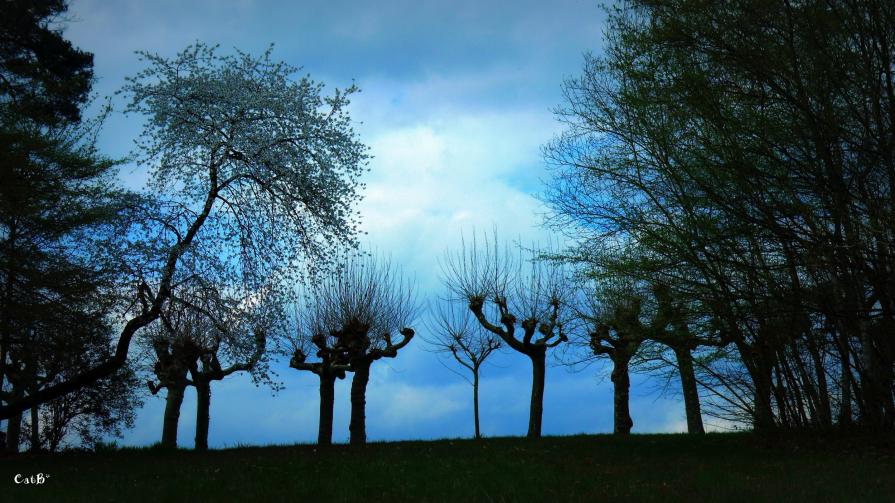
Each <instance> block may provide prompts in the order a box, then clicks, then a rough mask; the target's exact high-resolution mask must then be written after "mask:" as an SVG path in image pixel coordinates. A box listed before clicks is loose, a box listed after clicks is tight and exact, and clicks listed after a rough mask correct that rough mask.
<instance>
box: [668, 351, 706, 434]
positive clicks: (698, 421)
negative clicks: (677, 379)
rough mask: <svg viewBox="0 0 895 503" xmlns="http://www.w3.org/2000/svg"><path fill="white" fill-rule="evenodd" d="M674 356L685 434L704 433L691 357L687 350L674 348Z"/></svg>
mask: <svg viewBox="0 0 895 503" xmlns="http://www.w3.org/2000/svg"><path fill="white" fill-rule="evenodd" d="M674 354H675V356H677V367H678V371H679V373H680V375H681V391H682V392H683V395H684V410H685V411H686V413H687V433H691V434H701V433H705V428H704V427H703V425H702V411H701V410H700V407H699V390H698V389H697V387H696V373H695V372H694V371H693V355H692V354H691V353H690V349H688V348H675V349H674Z"/></svg>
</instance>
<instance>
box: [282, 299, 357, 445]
mask: <svg viewBox="0 0 895 503" xmlns="http://www.w3.org/2000/svg"><path fill="white" fill-rule="evenodd" d="M318 299H319V298H317V297H315V298H314V299H303V300H305V301H306V302H304V303H303V304H300V307H299V308H298V309H297V310H296V311H297V312H296V316H295V327H294V331H292V332H291V333H290V334H289V336H288V337H287V338H286V341H285V342H286V344H288V345H289V347H290V349H291V352H290V353H289V354H290V355H291V358H290V360H289V366H290V367H292V368H294V369H296V370H304V371H308V372H312V373H314V374H315V375H316V376H317V377H318V378H319V379H320V417H319V421H318V431H317V445H331V444H332V439H333V407H334V406H335V386H336V379H344V378H345V375H346V373H347V372H349V371H350V370H351V365H350V362H349V357H348V348H347V347H346V346H345V345H344V344H343V341H342V340H341V339H340V338H337V337H336V336H335V334H334V333H333V332H330V331H329V329H328V328H327V327H326V322H325V318H324V316H325V315H326V311H325V307H326V304H324V303H320V302H317V300H318ZM311 354H313V355H314V356H316V357H317V358H318V359H319V361H315V362H308V361H307V359H308V356H309V355H311Z"/></svg>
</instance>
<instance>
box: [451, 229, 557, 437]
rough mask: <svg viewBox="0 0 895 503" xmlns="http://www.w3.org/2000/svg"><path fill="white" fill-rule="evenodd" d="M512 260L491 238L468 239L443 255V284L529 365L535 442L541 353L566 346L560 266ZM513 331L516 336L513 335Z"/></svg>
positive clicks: (542, 364)
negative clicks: (526, 360)
mask: <svg viewBox="0 0 895 503" xmlns="http://www.w3.org/2000/svg"><path fill="white" fill-rule="evenodd" d="M521 253H522V252H521V250H520V256H519V257H518V258H517V257H516V256H515V255H514V254H512V253H511V252H510V251H509V249H508V248H506V247H501V246H500V245H499V243H498V240H497V236H496V233H495V236H494V237H493V239H490V240H489V238H488V236H487V235H486V236H485V237H484V243H483V246H479V244H478V242H477V239H476V237H475V236H474V237H473V241H472V244H471V246H467V244H466V242H465V240H464V241H463V244H462V245H461V249H460V250H459V251H458V252H456V253H451V252H448V253H447V254H446V260H445V263H444V267H443V281H444V282H445V285H446V286H447V288H448V289H449V291H450V292H451V293H452V294H453V295H454V300H458V301H462V302H465V303H466V304H467V305H468V307H469V310H470V311H471V312H472V314H473V315H474V316H475V318H476V320H477V321H478V322H479V324H480V325H481V326H482V328H484V329H485V330H487V331H489V332H491V333H492V334H494V335H496V336H498V337H500V339H501V340H502V341H503V342H505V343H506V344H507V345H508V346H509V347H510V348H512V349H513V350H514V351H517V352H519V353H522V354H524V355H525V356H527V357H528V358H529V359H530V360H531V364H532V386H531V407H530V411H529V421H528V436H529V437H540V436H541V419H542V416H543V410H544V379H545V374H546V357H547V350H549V349H551V348H555V347H556V346H558V345H560V344H562V343H563V342H566V341H567V340H568V338H567V337H566V334H565V332H564V331H563V322H564V321H565V320H564V318H565V317H566V315H567V314H568V307H569V306H568V303H567V298H568V296H569V294H570V293H571V291H570V290H571V288H569V287H568V286H567V282H566V278H565V277H564V271H563V269H562V268H561V267H560V266H557V265H554V264H551V263H546V262H542V261H537V260H534V259H535V257H534V256H532V257H531V258H530V259H529V260H523V258H522V257H521ZM517 328H521V332H522V333H521V334H518V335H517Z"/></svg>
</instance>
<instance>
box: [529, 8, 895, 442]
mask: <svg viewBox="0 0 895 503" xmlns="http://www.w3.org/2000/svg"><path fill="white" fill-rule="evenodd" d="M893 14H895V8H893V6H892V5H891V3H890V2H876V1H871V2H848V1H842V2H838V1H834V2H801V3H787V2H769V3H765V4H762V8H761V9H757V8H755V6H754V5H753V4H750V3H748V2H746V3H742V2H722V3H720V4H717V5H714V4H713V5H712V6H708V5H707V4H706V3H705V2H702V1H698V0H667V1H659V2H641V1H631V2H625V3H623V4H620V5H619V6H618V7H617V8H615V9H614V10H613V11H612V13H611V15H610V24H609V30H608V31H607V35H608V38H607V50H606V52H605V55H604V56H603V57H600V58H597V57H592V56H588V57H587V58H586V62H585V68H584V72H583V74H582V76H581V77H580V78H576V79H571V80H569V81H568V82H567V83H566V86H565V94H566V99H567V100H566V101H567V103H566V106H565V107H564V108H563V109H561V110H560V111H559V116H560V118H561V120H563V121H564V122H565V123H566V124H567V125H568V127H569V129H568V131H567V134H564V135H562V136H561V137H559V138H557V140H556V141H554V142H553V143H551V144H550V145H548V146H547V148H546V149H545V151H546V154H547V158H548V159H549V160H550V161H551V162H552V163H553V164H554V165H555V166H556V167H557V175H558V176H557V178H556V179H555V181H554V183H553V184H552V192H551V193H550V194H549V195H548V197H547V199H548V200H549V202H550V204H551V205H552V206H553V208H554V209H555V210H556V217H557V218H556V220H554V223H556V224H559V225H561V226H564V225H565V224H571V226H570V227H568V229H569V230H570V231H571V232H572V233H573V234H577V235H576V237H577V238H580V239H581V241H580V242H581V243H582V246H581V247H580V248H579V249H578V250H576V251H575V253H573V255H577V256H579V257H580V256H586V255H587V254H588V253H587V252H588V248H589V247H590V246H591V245H590V243H594V242H599V241H600V240H601V239H614V240H616V241H617V242H625V243H627V244H629V245H631V247H632V248H637V249H639V250H640V253H642V254H643V255H645V256H646V257H648V258H649V261H647V262H645V264H646V265H647V266H646V267H641V268H635V269H629V273H630V274H631V275H632V277H633V279H634V280H637V281H651V280H657V279H658V280H659V281H660V282H662V283H665V284H668V285H673V286H674V289H675V291H676V293H678V294H681V295H685V296H686V300H685V302H686V304H687V305H688V311H689V312H690V314H689V316H691V317H692V318H693V319H696V320H703V319H711V320H712V321H711V323H710V325H712V326H713V327H714V330H717V331H718V332H721V333H724V334H725V340H729V341H730V342H731V343H732V345H733V348H734V349H735V353H736V355H735V361H733V360H730V359H724V360H716V361H719V362H723V363H724V364H725V365H727V364H730V363H733V364H735V366H737V367H738V370H736V371H735V372H734V373H733V374H730V375H731V377H734V378H733V379H726V378H725V379H724V383H723V385H724V387H725V388H726V389H727V390H729V391H730V392H731V393H730V394H725V396H724V399H725V400H728V401H729V403H737V406H736V407H738V408H739V407H741V406H742V408H744V409H746V410H749V411H751V415H752V423H753V425H754V426H755V427H756V428H759V429H769V428H775V427H779V426H785V427H802V426H828V425H830V424H831V417H832V413H831V407H832V405H831V402H832V400H830V390H829V384H828V382H827V379H826V375H827V370H828V369H827V368H826V365H825V362H824V354H833V355H835V358H836V359H838V360H840V361H843V362H846V363H848V361H849V360H850V361H851V362H852V365H848V364H846V365H844V366H842V367H841V368H842V370H841V371H840V372H839V373H840V375H841V378H840V379H839V380H840V383H841V390H840V391H839V393H838V394H837V395H838V396H835V397H834V399H838V400H839V401H840V403H841V407H842V409H843V410H844V411H845V412H844V413H842V414H840V416H841V417H842V419H841V421H842V420H845V421H846V422H847V421H848V416H849V415H850V414H851V413H850V412H848V411H849V410H851V409H850V406H851V402H852V401H855V402H856V403H857V405H858V406H859V407H858V408H859V409H860V410H861V412H860V416H861V417H860V421H861V422H862V423H863V424H865V425H867V426H868V427H888V426H887V425H889V426H891V425H892V424H895V422H893V421H895V415H893V414H890V413H889V412H888V411H895V406H893V396H895V395H893V393H892V385H891V383H892V372H891V369H892V367H893V360H892V357H893V352H892V350H891V347H890V344H889V340H890V339H891V338H890V337H888V338H887V337H881V336H880V333H882V332H885V331H886V330H885V329H884V330H883V331H882V332H880V331H878V330H877V327H891V326H892V321H891V320H892V313H893V310H892V309H891V308H890V306H891V298H892V297H891V294H890V292H889V291H888V290H889V287H887V286H885V285H891V284H892V283H887V281H890V280H888V279H884V278H889V277H890V276H891V272H890V268H888V267H884V266H881V264H883V263H890V262H891V251H890V250H891V249H892V248H891V242H892V239H893V237H895V236H893V235H892V233H891V232H890V230H891V229H890V227H891V226H888V225H887V224H885V223H883V222H886V221H887V219H891V215H893V213H892V211H893V205H892V196H891V194H892V191H891V187H892V186H893V185H892V183H893V181H892V174H893V173H895V171H893V170H892V169H891V166H892V156H891V151H892V148H891V138H892V135H891V134H890V130H891V124H890V121H888V120H887V119H885V117H888V116H890V115H892V114H891V113H888V111H891V110H892V108H891V103H893V101H895V100H893V99H892V98H893V97H895V94H893V91H892V89H895V87H893V86H892V85H891V84H890V81H891V80H892V79H891V78H890V76H891V75H892V74H893V71H892V61H893V59H892V55H893V54H895V45H893V31H892V30H893V28H892V23H891V21H892V20H893V19H895V16H893ZM884 111H886V112H884ZM884 229H885V230H884ZM887 261H888V262H887ZM824 290H826V291H827V292H828V294H824V293H823V291H824ZM691 321H692V320H691ZM890 331H891V330H889V332H890ZM833 337H836V338H837V339H839V340H838V341H835V342H834V341H833ZM729 354H731V353H728V355H729ZM854 355H860V358H859V359H858V361H855V359H854V358H853V356H854ZM850 367H855V368H857V374H858V378H859V380H860V383H856V382H854V381H853V380H852V379H851V373H852V371H851V370H850ZM717 370H718V369H717V368H716V369H713V370H712V371H713V372H714V374H715V376H716V377H721V376H723V373H719V372H717ZM740 370H742V373H741V372H740ZM736 375H745V376H747V380H746V381H745V382H741V381H737V379H736V378H735V376H736ZM852 388H858V389H860V390H861V393H860V394H859V395H855V394H854V393H852ZM734 390H736V391H734ZM741 391H745V392H747V394H748V395H750V396H748V397H745V398H744V397H743V396H742V393H741Z"/></svg>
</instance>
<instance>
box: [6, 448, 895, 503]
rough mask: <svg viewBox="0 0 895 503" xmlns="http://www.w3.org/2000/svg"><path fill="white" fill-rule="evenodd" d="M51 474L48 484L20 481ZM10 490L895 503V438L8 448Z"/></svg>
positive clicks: (75, 497)
mask: <svg viewBox="0 0 895 503" xmlns="http://www.w3.org/2000/svg"><path fill="white" fill-rule="evenodd" d="M17 474H20V475H21V477H19V478H18V480H19V481H22V480H23V479H26V478H28V477H32V478H31V479H30V480H34V481H38V480H39V479H38V477H37V475H38V474H43V475H44V479H43V480H44V483H43V484H24V483H20V484H16V483H15V478H16V475H17ZM0 500H3V501H16V502H24V501H126V502H133V501H192V502H202V501H216V502H220V501H232V500H245V501H408V500H409V501H618V500H636V501H744V502H745V501H749V502H751V501H798V502H814V501H861V502H865V501H895V437H891V436H876V437H839V436H835V437H834V436H829V435H819V436H812V437H804V438H801V439H795V440H794V439H792V438H787V439H786V440H782V439H781V438H779V437H778V438H774V437H758V436H755V435H752V434H747V433H738V434H709V435H706V436H704V437H690V436H687V435H633V436H631V437H629V438H616V437H612V436H607V435H596V436H593V435H587V436H569V437H547V438H543V439H540V440H534V441H532V440H528V439H523V438H493V439H486V440H483V441H474V440H439V441H419V442H391V443H373V444H370V445H368V446H366V447H362V448H354V447H349V446H344V445H338V446H333V447H330V448H324V449H321V448H318V447H316V446H313V445H297V446H271V447H245V448H234V449H224V450H212V451H208V452H204V453H203V452H193V451H190V450H179V451H164V450H160V449H157V448H147V449H122V450H107V451H102V452H96V453H87V452H81V453H78V452H69V453H64V454H59V455H49V454H38V455H30V454H25V455H20V456H16V457H4V458H0Z"/></svg>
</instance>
